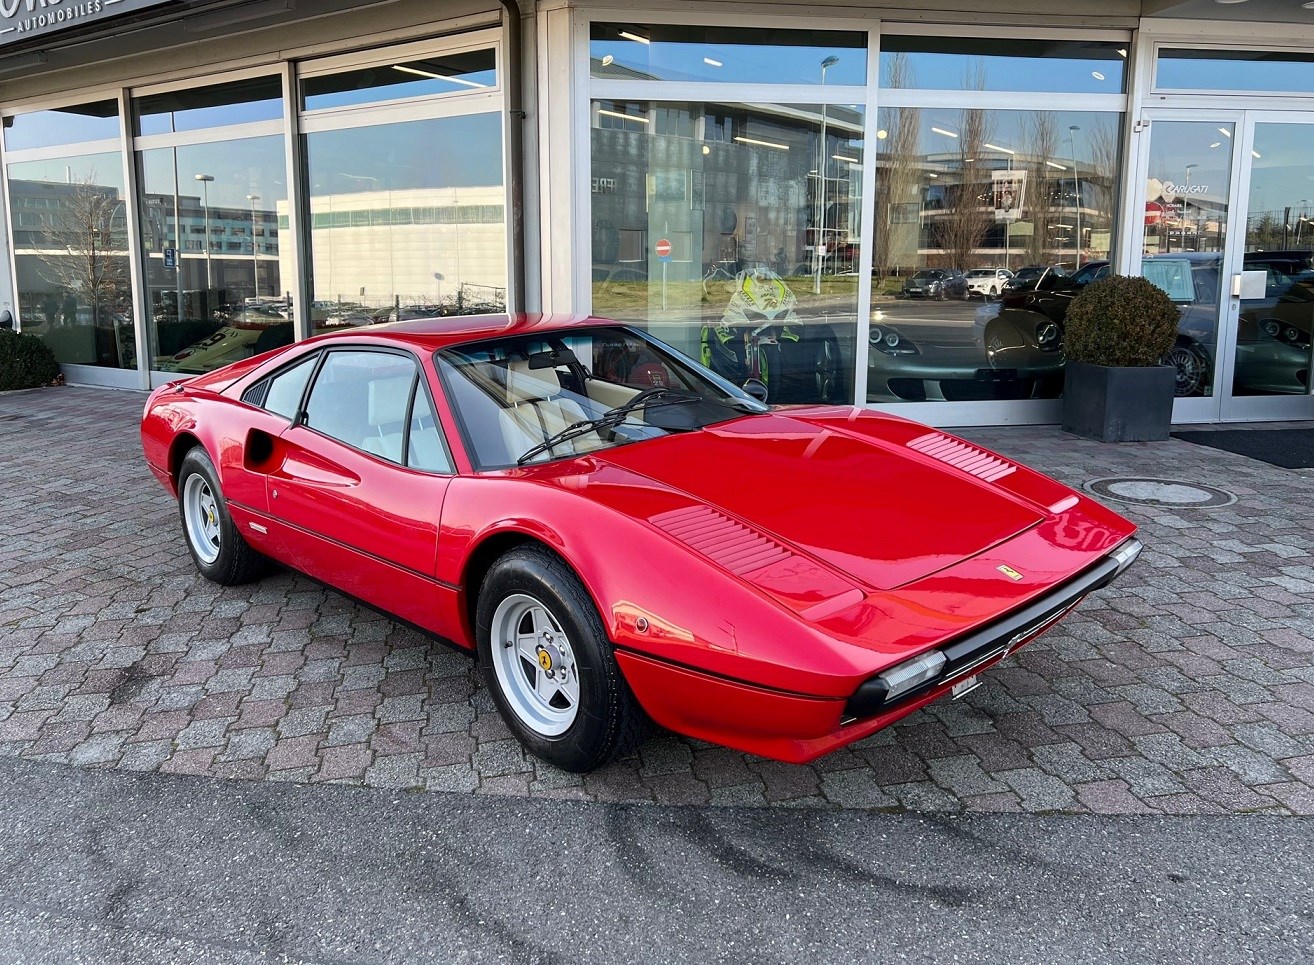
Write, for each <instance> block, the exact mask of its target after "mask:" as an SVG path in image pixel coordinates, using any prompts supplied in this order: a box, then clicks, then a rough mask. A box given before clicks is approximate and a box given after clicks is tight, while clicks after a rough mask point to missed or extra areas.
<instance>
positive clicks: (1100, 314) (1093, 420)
mask: <svg viewBox="0 0 1314 965" xmlns="http://www.w3.org/2000/svg"><path fill="white" fill-rule="evenodd" d="M1179 318H1180V315H1179V313H1178V310H1177V306H1176V305H1175V304H1173V300H1172V299H1171V298H1169V297H1168V294H1167V293H1166V292H1165V291H1164V290H1163V289H1162V288H1159V287H1158V286H1157V285H1155V284H1153V283H1151V282H1148V281H1146V280H1145V279H1144V278H1133V277H1128V276H1125V275H1111V276H1109V277H1108V278H1105V279H1102V280H1100V281H1097V282H1092V283H1091V284H1089V285H1087V286H1086V287H1085V288H1083V289H1082V290H1081V293H1080V294H1078V295H1077V297H1076V298H1074V299H1073V300H1072V304H1071V305H1070V306H1069V307H1068V312H1067V318H1066V320H1065V326H1064V333H1063V351H1064V353H1065V355H1066V356H1067V365H1066V367H1065V370H1064V386H1063V428H1064V429H1066V430H1067V431H1068V432H1073V433H1076V434H1077V435H1081V436H1085V437H1087V438H1088V439H1099V440H1101V441H1103V442H1147V441H1151V440H1156V439H1167V438H1168V429H1169V426H1170V425H1171V423H1172V418H1173V389H1174V384H1175V380H1176V369H1174V368H1173V367H1172V366H1171V365H1164V364H1163V362H1162V359H1163V357H1164V355H1166V354H1167V353H1168V351H1169V350H1170V349H1172V347H1173V345H1174V344H1175V343H1176V341H1177V324H1178V320H1179Z"/></svg>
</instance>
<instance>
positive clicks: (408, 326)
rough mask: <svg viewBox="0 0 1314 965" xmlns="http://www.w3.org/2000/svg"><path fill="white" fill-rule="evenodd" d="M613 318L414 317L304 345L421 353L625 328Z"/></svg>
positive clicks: (533, 315)
mask: <svg viewBox="0 0 1314 965" xmlns="http://www.w3.org/2000/svg"><path fill="white" fill-rule="evenodd" d="M623 324H626V323H624V322H617V321H615V320H613V319H609V318H598V317H597V316H593V315H572V314H567V313H538V312H521V313H516V314H508V315H450V316H447V317H440V318H413V319H407V320H405V321H400V322H385V323H382V324H379V325H369V326H364V327H359V326H349V327H344V328H342V329H341V330H340V331H336V332H326V333H324V334H322V335H317V336H315V337H314V338H312V339H308V340H306V341H305V342H300V343H298V344H301V345H309V344H311V343H316V344H331V343H332V342H334V341H336V340H338V339H361V338H379V339H384V340H386V341H390V342H396V343H399V344H405V345H410V346H412V347H414V348H416V349H420V350H426V349H427V350H430V351H433V350H436V349H441V348H446V347H447V346H449V345H459V344H461V343H463V342H473V341H478V340H480V339H485V338H500V337H504V336H514V335H532V334H536V333H546V332H551V331H559V330H562V329H571V328H584V327H588V326H592V325H623Z"/></svg>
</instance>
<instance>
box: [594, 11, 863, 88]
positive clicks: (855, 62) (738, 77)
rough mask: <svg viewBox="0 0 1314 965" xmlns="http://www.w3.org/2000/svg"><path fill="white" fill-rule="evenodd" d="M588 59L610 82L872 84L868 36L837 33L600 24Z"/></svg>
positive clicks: (597, 26) (596, 25) (596, 70)
mask: <svg viewBox="0 0 1314 965" xmlns="http://www.w3.org/2000/svg"><path fill="white" fill-rule="evenodd" d="M589 54H590V62H591V67H590V69H591V71H592V75H593V76H594V77H602V78H607V79H609V80H674V81H691V80H696V81H703V82H711V83H733V84H824V83H830V84H831V85H835V84H844V85H853V86H857V87H861V86H863V85H864V84H866V83H867V37H866V34H862V33H843V32H840V31H836V30H796V29H793V28H790V29H788V30H784V29H753V28H745V27H739V26H736V27H704V26H681V25H679V24H607V23H595V24H593V28H592V39H591V41H590V44H589ZM824 61H830V62H831V64H830V76H829V77H828V78H825V79H823V76H822V74H821V73H820V71H819V65H820V64H822V63H823V62H824Z"/></svg>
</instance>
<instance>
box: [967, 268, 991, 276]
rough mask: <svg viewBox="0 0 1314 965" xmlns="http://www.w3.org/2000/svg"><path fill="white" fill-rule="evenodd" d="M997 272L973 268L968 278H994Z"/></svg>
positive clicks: (989, 269)
mask: <svg viewBox="0 0 1314 965" xmlns="http://www.w3.org/2000/svg"><path fill="white" fill-rule="evenodd" d="M994 276H995V270H994V269H993V268H973V269H972V270H971V271H969V272H968V273H967V277H968V278H993V277H994Z"/></svg>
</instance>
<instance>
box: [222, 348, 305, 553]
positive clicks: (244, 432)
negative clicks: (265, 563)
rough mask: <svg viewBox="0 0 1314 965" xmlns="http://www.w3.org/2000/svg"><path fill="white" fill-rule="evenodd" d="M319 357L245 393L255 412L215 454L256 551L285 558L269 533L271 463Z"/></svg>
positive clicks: (227, 494)
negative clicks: (269, 477)
mask: <svg viewBox="0 0 1314 965" xmlns="http://www.w3.org/2000/svg"><path fill="white" fill-rule="evenodd" d="M318 362H319V353H318V352H312V353H310V354H308V355H303V356H302V357H301V358H299V359H296V360H295V361H293V362H291V363H290V364H288V365H286V366H284V367H283V368H281V369H279V370H278V371H277V372H274V373H273V374H272V375H269V376H266V377H265V378H263V379H261V380H260V381H259V382H256V383H255V384H254V385H252V386H250V387H249V388H247V390H246V391H245V392H243V393H242V402H244V403H246V405H247V406H249V407H250V408H246V409H244V410H243V411H242V415H241V420H240V422H238V421H236V420H234V422H233V423H232V431H231V433H229V434H226V435H225V436H223V441H222V442H221V444H220V445H219V447H218V452H217V453H215V459H216V468H217V469H218V470H219V480H220V482H221V484H222V486H223V491H224V499H225V500H226V501H227V503H228V510H229V512H230V513H231V514H232V516H233V520H234V522H235V523H236V524H237V526H238V527H239V528H240V529H241V532H242V535H243V536H244V537H245V538H246V540H247V542H249V543H250V544H251V545H252V546H254V547H255V548H256V549H258V550H261V551H262V552H266V553H269V554H271V555H273V556H282V555H283V546H282V543H281V539H280V536H279V534H278V533H277V532H276V531H275V532H271V530H270V513H269V481H268V469H269V466H268V462H269V459H270V457H271V455H272V454H273V449H274V440H276V439H277V438H278V437H279V436H280V435H282V433H283V432H285V431H286V430H287V427H288V426H289V425H291V424H292V420H293V419H294V418H296V415H297V413H298V411H300V408H301V400H302V398H303V397H304V396H305V390H306V386H307V385H308V384H309V383H310V376H311V375H312V374H313V373H314V371H315V366H316V365H317V364H318Z"/></svg>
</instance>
